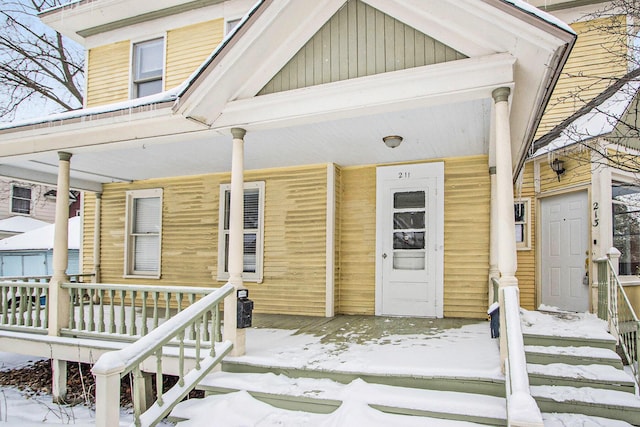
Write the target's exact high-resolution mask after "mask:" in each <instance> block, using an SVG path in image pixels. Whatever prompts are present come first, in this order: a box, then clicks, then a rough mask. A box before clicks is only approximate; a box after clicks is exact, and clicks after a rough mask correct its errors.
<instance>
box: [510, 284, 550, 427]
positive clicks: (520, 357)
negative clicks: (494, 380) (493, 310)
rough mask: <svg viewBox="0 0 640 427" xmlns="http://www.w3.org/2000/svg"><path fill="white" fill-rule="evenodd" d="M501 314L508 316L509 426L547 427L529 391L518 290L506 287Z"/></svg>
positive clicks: (515, 287)
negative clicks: (544, 425) (544, 426)
mask: <svg viewBox="0 0 640 427" xmlns="http://www.w3.org/2000/svg"><path fill="white" fill-rule="evenodd" d="M499 291H500V292H502V297H503V299H502V301H503V304H502V306H501V307H500V310H501V311H502V312H503V313H502V314H501V316H504V326H505V329H506V331H501V332H500V333H501V334H503V333H504V334H505V337H506V347H507V357H506V359H505V363H504V364H505V366H504V370H505V389H506V390H505V391H506V396H507V419H508V425H509V426H514V427H516V426H520V427H524V426H531V427H533V426H536V427H537V426H539V427H542V426H543V421H542V414H541V413H540V409H539V408H538V405H537V403H536V401H535V400H534V398H533V397H532V396H531V390H530V388H529V374H528V373H527V361H526V357H525V352H524V339H523V337H522V326H521V325H520V298H519V294H518V292H519V291H518V287H517V286H506V287H504V288H501V289H500V290H499Z"/></svg>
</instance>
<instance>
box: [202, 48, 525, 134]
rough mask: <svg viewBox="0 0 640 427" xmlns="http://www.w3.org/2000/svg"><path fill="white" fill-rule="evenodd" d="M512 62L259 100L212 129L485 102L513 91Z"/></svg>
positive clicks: (452, 66)
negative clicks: (499, 89) (498, 92)
mask: <svg viewBox="0 0 640 427" xmlns="http://www.w3.org/2000/svg"><path fill="white" fill-rule="evenodd" d="M514 65H515V58H513V57H512V56H511V55H509V54H496V55H490V56H487V57H481V58H469V59H462V60H458V61H454V62H447V63H443V64H437V65H430V66H425V67H416V68H411V69H406V70H401V71H395V72H389V73H382V74H377V75H374V76H367V77H362V78H358V79H351V80H345V81H340V82H335V83H327V84H323V85H318V86H312V87H308V88H301V89H295V90H290V91H286V92H280V93H274V94H269V95H262V96H257V97H254V98H251V99H243V100H238V101H233V102H230V103H228V104H227V106H226V107H225V109H224V110H223V111H222V114H221V115H220V117H218V118H217V119H216V120H215V121H214V123H213V125H212V128H214V129H225V128H229V127H234V126H245V127H249V128H250V129H252V130H256V129H269V128H278V127H281V126H291V125H293V124H304V123H312V122H318V121H324V120H329V119H333V118H345V117H349V116H352V117H355V116H360V115H365V114H366V115H369V114H375V113H379V112H384V111H395V110H399V109H407V108H415V107H418V106H426V105H438V104H445V103H447V104H448V103H452V102H459V101H465V100H471V99H480V98H489V97H491V91H492V90H493V89H495V88H497V87H503V86H506V87H513V82H514V80H513V79H514Z"/></svg>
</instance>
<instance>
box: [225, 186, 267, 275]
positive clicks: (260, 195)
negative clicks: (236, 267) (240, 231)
mask: <svg viewBox="0 0 640 427" xmlns="http://www.w3.org/2000/svg"><path fill="white" fill-rule="evenodd" d="M230 213H231V186H230V185H228V184H227V185H222V186H221V187H220V223H219V224H220V225H219V242H218V280H228V279H229V222H230ZM263 222H264V182H247V183H245V184H244V258H243V274H242V278H243V279H244V280H247V281H251V282H258V283H261V282H262V253H263V243H262V240H263Z"/></svg>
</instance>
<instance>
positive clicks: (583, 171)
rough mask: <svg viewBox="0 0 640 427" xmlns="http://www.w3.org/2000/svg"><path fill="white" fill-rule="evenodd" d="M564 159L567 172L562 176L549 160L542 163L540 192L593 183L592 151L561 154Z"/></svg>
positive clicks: (560, 157) (561, 158)
mask: <svg viewBox="0 0 640 427" xmlns="http://www.w3.org/2000/svg"><path fill="white" fill-rule="evenodd" d="M558 158H559V159H560V160H562V161H564V168H565V173H564V174H562V175H561V176H560V180H558V175H557V174H556V173H555V172H554V171H553V169H551V166H549V162H548V161H542V162H541V164H540V192H541V193H545V192H548V191H561V190H563V189H565V188H567V187H573V186H576V185H587V184H590V183H591V162H590V158H591V153H590V151H589V150H586V149H585V150H584V151H581V152H574V153H570V154H569V153H567V154H566V155H559V156H558Z"/></svg>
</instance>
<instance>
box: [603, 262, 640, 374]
mask: <svg viewBox="0 0 640 427" xmlns="http://www.w3.org/2000/svg"><path fill="white" fill-rule="evenodd" d="M595 263H596V265H597V267H598V317H600V318H601V319H602V320H605V321H607V322H608V323H609V332H611V334H613V335H614V336H616V337H617V339H618V344H619V346H620V348H621V349H622V352H623V354H624V357H625V360H626V363H627V365H628V366H629V368H630V369H631V372H632V373H633V377H634V379H635V381H636V384H638V386H640V370H639V368H638V360H639V358H640V321H638V316H637V315H636V313H635V311H634V310H633V306H632V305H631V303H630V301H629V298H628V297H627V294H626V292H625V291H624V288H623V287H622V284H621V283H620V279H619V278H618V274H617V273H616V269H615V268H614V266H613V263H612V262H611V259H610V258H608V257H604V258H599V259H597V260H595Z"/></svg>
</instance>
